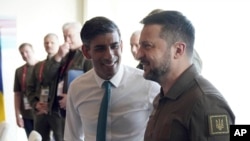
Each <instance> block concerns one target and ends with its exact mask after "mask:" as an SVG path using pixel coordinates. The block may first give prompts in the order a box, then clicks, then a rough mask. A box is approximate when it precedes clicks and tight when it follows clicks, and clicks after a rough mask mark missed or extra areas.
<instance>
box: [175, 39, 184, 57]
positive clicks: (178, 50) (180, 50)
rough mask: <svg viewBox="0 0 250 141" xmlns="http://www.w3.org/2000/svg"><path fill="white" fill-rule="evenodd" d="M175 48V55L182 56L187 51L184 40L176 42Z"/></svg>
mask: <svg viewBox="0 0 250 141" xmlns="http://www.w3.org/2000/svg"><path fill="white" fill-rule="evenodd" d="M174 49H175V52H174V57H175V58H179V57H180V56H182V55H183V54H184V53H185V51H186V44H185V43H183V42H176V43H175V44H174Z"/></svg>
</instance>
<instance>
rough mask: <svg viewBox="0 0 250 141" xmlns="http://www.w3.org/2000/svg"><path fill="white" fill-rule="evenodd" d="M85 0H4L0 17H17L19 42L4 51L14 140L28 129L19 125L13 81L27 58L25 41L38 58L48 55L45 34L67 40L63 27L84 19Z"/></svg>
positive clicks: (1, 3)
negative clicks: (22, 46)
mask: <svg viewBox="0 0 250 141" xmlns="http://www.w3.org/2000/svg"><path fill="white" fill-rule="evenodd" d="M82 6H83V1H82V0H0V18H3V17H5V18H13V19H16V23H17V24H16V29H14V30H16V41H14V42H15V43H12V45H13V46H11V47H10V48H8V49H6V48H5V49H4V50H3V52H2V56H3V58H2V60H3V79H4V80H3V85H4V96H5V97H4V98H5V108H6V118H7V119H6V120H7V122H9V123H11V132H10V133H11V135H10V141H17V140H22V141H25V140H24V139H22V137H23V134H19V133H24V130H21V129H19V128H17V127H16V124H15V114H14V103H13V101H14V97H13V84H14V72H15V69H16V68H17V67H19V66H20V65H22V64H23V63H24V61H22V58H21V56H20V54H19V52H18V46H19V45H20V44H21V43H23V42H29V43H31V44H32V45H33V47H34V49H35V52H36V55H37V58H38V59H39V60H42V59H44V58H45V57H46V53H45V51H44V48H43V37H44V36H45V35H46V34H47V33H49V32H53V33H56V34H57V35H58V36H59V39H60V42H61V43H62V42H63V36H62V31H61V27H62V25H63V24H64V23H65V22H72V21H80V22H82V20H83V18H82V17H83V16H82V15H83V13H82Z"/></svg>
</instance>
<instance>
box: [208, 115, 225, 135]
mask: <svg viewBox="0 0 250 141" xmlns="http://www.w3.org/2000/svg"><path fill="white" fill-rule="evenodd" d="M208 124H209V125H208V126H209V134H210V135H221V134H229V123H228V119H227V115H210V116H208Z"/></svg>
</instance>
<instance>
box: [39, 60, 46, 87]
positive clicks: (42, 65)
mask: <svg viewBox="0 0 250 141" xmlns="http://www.w3.org/2000/svg"><path fill="white" fill-rule="evenodd" d="M44 63H45V61H43V62H42V64H41V67H40V69H39V81H40V83H42V75H43V68H44Z"/></svg>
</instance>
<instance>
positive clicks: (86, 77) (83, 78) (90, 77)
mask: <svg viewBox="0 0 250 141" xmlns="http://www.w3.org/2000/svg"><path fill="white" fill-rule="evenodd" d="M92 81H94V70H93V69H91V70H89V71H87V72H86V73H83V74H81V75H80V76H79V77H77V78H76V79H74V80H73V82H72V85H73V86H76V87H77V86H79V85H80V84H87V83H90V82H92ZM78 84H79V85H78Z"/></svg>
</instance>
